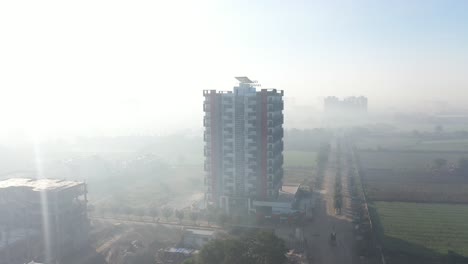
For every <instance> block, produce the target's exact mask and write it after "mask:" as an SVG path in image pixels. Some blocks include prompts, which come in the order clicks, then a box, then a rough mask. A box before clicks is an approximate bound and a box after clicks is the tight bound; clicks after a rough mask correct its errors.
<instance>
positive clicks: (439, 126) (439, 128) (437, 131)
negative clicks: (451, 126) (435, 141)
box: [434, 125, 444, 134]
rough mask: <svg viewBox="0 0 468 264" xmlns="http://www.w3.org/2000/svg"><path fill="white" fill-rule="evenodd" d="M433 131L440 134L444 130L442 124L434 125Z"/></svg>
mask: <svg viewBox="0 0 468 264" xmlns="http://www.w3.org/2000/svg"><path fill="white" fill-rule="evenodd" d="M434 131H435V132H436V133H437V134H440V133H442V132H444V127H443V126H442V125H436V126H435V127H434Z"/></svg>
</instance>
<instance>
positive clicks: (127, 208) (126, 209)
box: [123, 206, 133, 219]
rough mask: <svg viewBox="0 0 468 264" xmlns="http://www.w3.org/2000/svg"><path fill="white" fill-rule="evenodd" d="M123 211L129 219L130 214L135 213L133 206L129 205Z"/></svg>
mask: <svg viewBox="0 0 468 264" xmlns="http://www.w3.org/2000/svg"><path fill="white" fill-rule="evenodd" d="M123 211H124V213H125V214H126V215H127V217H128V219H130V216H131V215H132V214H133V208H132V207H129V206H127V207H124V209H123Z"/></svg>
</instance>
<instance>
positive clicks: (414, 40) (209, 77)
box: [0, 0, 468, 136]
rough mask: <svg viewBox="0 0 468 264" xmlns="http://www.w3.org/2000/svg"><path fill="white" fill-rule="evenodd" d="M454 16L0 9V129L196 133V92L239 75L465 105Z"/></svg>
mask: <svg viewBox="0 0 468 264" xmlns="http://www.w3.org/2000/svg"><path fill="white" fill-rule="evenodd" d="M467 14H468V1H462V0H460V1H442V0H439V1H416V0H415V1H406V0H405V1H268V0H265V1H226V2H224V1H212V2H210V1H115V0H113V1H100V0H92V1H64V0H59V1H1V2H0V89H1V94H0V120H1V126H2V127H1V129H0V130H1V131H2V132H0V133H1V134H3V136H5V135H6V136H9V135H12V134H21V133H31V131H35V132H38V131H39V132H42V133H45V134H51V135H55V134H59V133H66V134H69V133H75V132H76V131H79V132H80V133H81V132H86V133H89V132H91V131H93V132H98V133H100V134H109V133H111V132H116V131H119V132H120V131H126V132H130V133H146V132H148V131H166V130H168V129H172V128H174V127H176V126H181V127H183V126H186V127H190V126H201V125H202V123H201V116H202V100H203V98H202V90H203V89H222V90H226V89H231V88H232V86H234V85H235V84H236V83H235V80H234V79H233V77H234V76H239V75H247V76H249V77H251V78H252V79H256V80H258V81H259V82H260V83H262V85H263V87H266V88H270V87H276V88H280V89H284V90H285V93H286V95H287V96H288V97H295V98H296V101H297V102H298V103H300V104H317V102H318V101H319V98H321V97H323V96H325V95H339V96H344V95H366V96H368V97H369V98H370V102H371V107H373V108H385V107H394V106H399V105H403V106H408V105H411V104H413V103H419V102H422V101H427V100H437V101H440V100H447V101H450V102H452V103H453V104H459V105H461V104H462V103H465V104H466V102H468V74H467V69H468V15H467ZM398 103H400V104H398ZM397 104H398V105H397ZM286 117H287V116H286ZM144 127H148V128H149V129H148V130H144V129H142V128H144Z"/></svg>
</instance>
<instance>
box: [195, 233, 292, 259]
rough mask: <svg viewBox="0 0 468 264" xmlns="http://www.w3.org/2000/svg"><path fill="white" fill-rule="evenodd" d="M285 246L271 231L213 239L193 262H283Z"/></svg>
mask: <svg viewBox="0 0 468 264" xmlns="http://www.w3.org/2000/svg"><path fill="white" fill-rule="evenodd" d="M286 252H287V248H286V246H285V244H284V241H283V240H282V239H280V238H278V237H277V236H275V234H274V233H272V232H265V231H261V232H256V233H251V234H248V235H246V236H243V237H241V238H228V239H225V240H213V241H210V242H209V243H208V244H206V245H205V246H204V247H203V248H202V249H201V250H200V253H199V255H198V257H197V258H196V259H195V260H192V262H191V263H195V264H218V263H223V264H237V263H242V264H257V263H258V264H284V263H286V260H287V259H286Z"/></svg>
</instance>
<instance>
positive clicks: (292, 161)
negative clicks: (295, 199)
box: [283, 150, 317, 184]
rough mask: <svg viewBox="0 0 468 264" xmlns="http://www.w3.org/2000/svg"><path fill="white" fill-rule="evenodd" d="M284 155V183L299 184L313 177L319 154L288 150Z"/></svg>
mask: <svg viewBox="0 0 468 264" xmlns="http://www.w3.org/2000/svg"><path fill="white" fill-rule="evenodd" d="M283 155H284V165H283V167H284V182H285V183H289V184H299V183H302V182H303V181H304V180H306V179H308V178H310V177H311V175H312V171H313V168H314V167H315V164H316V160H317V152H314V151H300V150H287V151H284V152H283Z"/></svg>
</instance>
